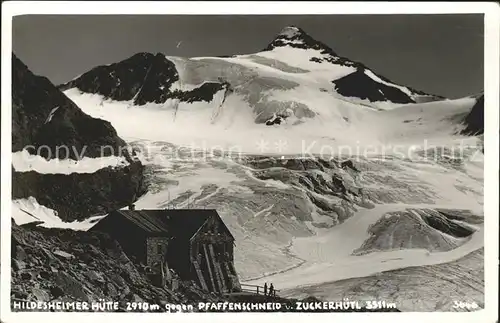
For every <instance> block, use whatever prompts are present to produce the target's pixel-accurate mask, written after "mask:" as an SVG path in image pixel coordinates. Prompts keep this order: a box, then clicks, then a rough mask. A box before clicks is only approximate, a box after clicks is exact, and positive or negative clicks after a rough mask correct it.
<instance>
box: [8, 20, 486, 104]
mask: <svg viewBox="0 0 500 323" xmlns="http://www.w3.org/2000/svg"><path fill="white" fill-rule="evenodd" d="M290 25H294V26H298V27H300V28H302V29H303V30H304V31H305V32H306V33H308V34H309V35H310V36H312V37H313V38H315V39H316V40H319V41H321V42H323V43H326V44H327V45H328V46H330V47H331V48H332V49H333V50H334V51H335V52H337V54H339V55H340V56H344V57H347V58H349V59H351V60H354V61H359V62H362V63H364V64H365V65H366V66H368V67H369V68H371V69H372V70H373V71H375V72H376V73H378V74H381V75H383V76H385V77H387V78H389V79H390V80H392V81H393V82H396V83H398V84H401V85H406V86H410V87H412V88H415V89H418V90H422V91H424V92H427V93H432V94H437V95H442V96H445V97H448V98H458V97H463V96H467V95H470V94H476V93H478V92H481V91H482V90H483V69H484V61H483V60H484V59H483V56H484V25H483V15H478V14H474V15H472V14H471V15H314V16H312V15H307V16H304V15H294V16H288V15H268V16H258V15H245V16H236V15H226V16H215V15H212V16H207V15H205V16H201V15H198V16H194V15H184V16H183V15H149V16H146V15H134V16H126V15H112V16H111V15H24V16H17V17H14V19H13V26H12V28H13V35H12V36H13V37H12V46H13V51H14V53H15V54H16V55H17V56H18V57H19V58H20V59H21V60H22V61H23V62H24V63H25V64H26V65H27V66H28V67H29V68H30V69H31V70H32V71H33V72H34V73H35V74H38V75H43V76H46V77H47V78H49V79H50V80H51V81H52V82H53V83H54V84H56V85H57V84H61V83H64V82H67V81H69V80H71V79H73V78H75V77H76V76H78V75H80V74H82V73H84V72H86V71H88V70H90V69H91V68H93V67H95V66H98V65H103V64H110V63H114V62H118V61H121V60H123V59H126V58H128V57H130V56H132V55H134V54H135V53H138V52H152V53H158V52H159V53H164V54H165V55H170V56H184V57H193V56H220V55H233V54H247V53H253V52H257V51H260V50H262V49H263V48H265V47H266V46H267V44H269V43H270V42H271V41H272V40H273V39H274V37H275V36H276V35H277V34H278V33H279V32H280V30H281V29H283V28H284V27H285V26H290ZM179 42H180V44H179Z"/></svg>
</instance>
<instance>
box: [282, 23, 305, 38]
mask: <svg viewBox="0 0 500 323" xmlns="http://www.w3.org/2000/svg"><path fill="white" fill-rule="evenodd" d="M302 33H303V30H302V29H300V28H298V27H295V26H286V27H285V28H283V29H282V30H281V31H280V33H279V34H278V36H284V37H287V38H292V37H294V36H297V35H301V34H302Z"/></svg>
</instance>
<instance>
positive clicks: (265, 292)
mask: <svg viewBox="0 0 500 323" xmlns="http://www.w3.org/2000/svg"><path fill="white" fill-rule="evenodd" d="M266 295H267V283H264V296H266Z"/></svg>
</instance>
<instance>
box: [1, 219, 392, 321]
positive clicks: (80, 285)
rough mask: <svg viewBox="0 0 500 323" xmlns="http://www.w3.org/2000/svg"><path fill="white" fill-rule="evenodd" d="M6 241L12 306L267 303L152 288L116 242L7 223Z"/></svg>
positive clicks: (193, 289)
mask: <svg viewBox="0 0 500 323" xmlns="http://www.w3.org/2000/svg"><path fill="white" fill-rule="evenodd" d="M11 241H12V244H11V255H12V263H11V275H12V276H11V277H12V285H11V286H12V289H11V299H12V300H13V301H17V302H26V301H30V302H33V301H41V302H49V301H50V302H86V303H88V304H92V303H99V302H102V301H103V300H104V301H105V302H118V309H117V310H115V309H112V310H104V309H102V310H100V311H118V312H124V311H130V309H128V310H127V308H128V307H127V302H137V303H139V302H140V303H144V302H146V303H148V304H150V305H159V308H153V307H150V308H148V309H146V310H137V311H138V312H164V311H166V307H165V305H166V304H183V305H192V306H193V308H194V311H198V310H200V309H199V308H198V303H199V302H224V301H232V302H253V303H266V302H269V301H270V299H269V298H268V297H263V296H262V295H233V296H229V295H219V294H214V293H208V292H206V291H203V290H201V289H200V288H199V287H197V286H196V285H195V284H193V283H192V282H185V281H177V284H176V286H175V287H168V288H160V287H157V286H155V285H153V284H152V283H151V281H150V280H149V278H148V277H146V274H145V273H144V271H143V270H141V269H140V268H139V267H137V266H136V264H134V263H133V262H132V261H130V259H129V258H128V257H127V256H126V255H125V254H124V253H123V251H122V249H121V247H120V245H119V244H118V243H117V242H116V241H114V240H112V239H111V238H110V237H109V236H108V235H106V234H102V233H96V232H83V231H73V230H63V229H46V228H40V227H35V226H33V225H24V226H18V225H16V224H15V223H14V222H13V223H12V239H11ZM273 301H274V302H279V303H281V304H282V306H283V307H282V309H281V310H280V311H293V310H294V307H295V302H296V301H298V299H286V298H280V297H278V298H275V299H273ZM304 301H307V302H315V301H317V299H315V298H307V299H305V300H304ZM89 306H90V305H89ZM13 310H14V311H16V309H13ZM17 310H19V309H17ZM66 311H72V310H71V309H69V310H66ZM300 311H302V310H300ZM333 311H335V312H337V311H339V312H340V311H342V310H333ZM348 311H360V312H364V311H391V312H393V311H398V310H397V309H388V310H369V309H366V308H364V307H363V308H361V309H350V310H348Z"/></svg>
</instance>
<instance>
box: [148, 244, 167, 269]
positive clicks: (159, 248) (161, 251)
mask: <svg viewBox="0 0 500 323" xmlns="http://www.w3.org/2000/svg"><path fill="white" fill-rule="evenodd" d="M167 248H168V238H166V237H150V238H148V240H147V249H146V250H147V256H146V261H147V264H148V266H150V267H152V268H153V267H154V264H155V263H162V262H163V261H165V260H166V258H167Z"/></svg>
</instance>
